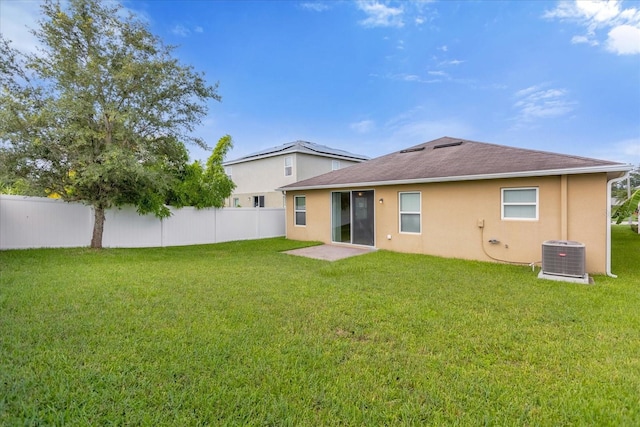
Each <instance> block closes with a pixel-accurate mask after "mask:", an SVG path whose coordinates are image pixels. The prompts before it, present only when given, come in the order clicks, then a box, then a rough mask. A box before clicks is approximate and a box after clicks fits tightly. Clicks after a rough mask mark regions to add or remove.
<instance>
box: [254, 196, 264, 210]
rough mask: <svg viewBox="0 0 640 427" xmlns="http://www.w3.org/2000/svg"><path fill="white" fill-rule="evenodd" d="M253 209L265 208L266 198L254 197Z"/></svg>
mask: <svg viewBox="0 0 640 427" xmlns="http://www.w3.org/2000/svg"><path fill="white" fill-rule="evenodd" d="M253 207H254V208H264V196H253Z"/></svg>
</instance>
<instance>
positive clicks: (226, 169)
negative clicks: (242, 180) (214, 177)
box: [224, 166, 231, 178]
mask: <svg viewBox="0 0 640 427" xmlns="http://www.w3.org/2000/svg"><path fill="white" fill-rule="evenodd" d="M224 173H225V174H226V175H227V176H228V177H229V178H231V166H225V167H224Z"/></svg>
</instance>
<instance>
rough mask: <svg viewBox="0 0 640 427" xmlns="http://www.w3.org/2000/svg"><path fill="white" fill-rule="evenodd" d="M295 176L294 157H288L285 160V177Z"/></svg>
mask: <svg viewBox="0 0 640 427" xmlns="http://www.w3.org/2000/svg"><path fill="white" fill-rule="evenodd" d="M292 175H293V157H292V156H287V157H285V158H284V176H292Z"/></svg>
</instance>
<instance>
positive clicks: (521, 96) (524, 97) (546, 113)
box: [513, 84, 576, 124]
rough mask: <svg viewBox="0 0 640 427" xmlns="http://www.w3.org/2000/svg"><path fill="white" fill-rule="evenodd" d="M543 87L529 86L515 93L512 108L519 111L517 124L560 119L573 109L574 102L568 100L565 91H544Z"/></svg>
mask: <svg viewBox="0 0 640 427" xmlns="http://www.w3.org/2000/svg"><path fill="white" fill-rule="evenodd" d="M545 86H546V85H544V84H543V85H535V86H530V87H528V88H525V89H522V90H519V91H518V92H516V93H515V98H516V102H515V103H514V104H513V107H514V108H515V109H516V110H518V111H519V113H518V117H517V121H518V124H523V123H531V122H533V121H536V120H539V119H549V118H555V117H561V116H564V115H567V114H568V113H570V112H572V111H573V110H574V109H575V106H576V102H573V101H571V100H570V99H569V98H568V92H567V91H566V90H565V89H546V88H545Z"/></svg>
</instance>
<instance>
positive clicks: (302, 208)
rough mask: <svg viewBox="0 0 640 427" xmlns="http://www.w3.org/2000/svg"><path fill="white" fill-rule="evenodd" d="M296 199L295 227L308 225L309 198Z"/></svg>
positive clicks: (300, 197) (298, 197) (296, 197)
mask: <svg viewBox="0 0 640 427" xmlns="http://www.w3.org/2000/svg"><path fill="white" fill-rule="evenodd" d="M294 199H295V202H294V206H295V207H294V216H295V225H307V198H306V196H295V197H294Z"/></svg>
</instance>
